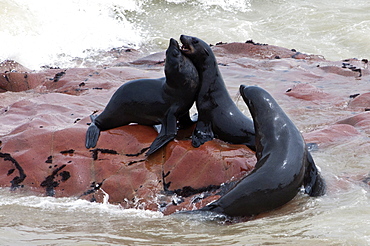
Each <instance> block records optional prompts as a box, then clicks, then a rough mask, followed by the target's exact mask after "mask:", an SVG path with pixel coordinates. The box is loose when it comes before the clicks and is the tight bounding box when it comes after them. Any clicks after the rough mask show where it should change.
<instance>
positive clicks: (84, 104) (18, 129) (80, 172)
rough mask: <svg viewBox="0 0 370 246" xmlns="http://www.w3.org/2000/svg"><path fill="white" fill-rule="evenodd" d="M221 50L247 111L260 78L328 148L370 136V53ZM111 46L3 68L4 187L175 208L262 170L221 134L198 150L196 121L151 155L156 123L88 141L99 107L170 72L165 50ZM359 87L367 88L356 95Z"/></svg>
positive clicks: (0, 148)
mask: <svg viewBox="0 0 370 246" xmlns="http://www.w3.org/2000/svg"><path fill="white" fill-rule="evenodd" d="M213 50H214V52H215V54H216V56H217V60H218V62H219V63H221V64H223V65H224V66H220V71H221V73H222V75H223V77H224V80H225V82H226V85H227V88H228V90H229V93H230V94H231V95H232V98H234V99H235V101H238V106H239V107H240V108H241V110H243V112H245V113H246V114H248V109H247V108H246V105H245V103H244V102H243V101H242V100H238V94H237V93H238V88H239V85H240V84H247V85H258V86H261V87H263V88H265V89H267V90H268V91H269V92H270V93H271V94H272V95H273V96H274V97H275V98H276V100H277V101H278V103H279V104H280V105H281V107H282V108H283V109H284V110H286V111H287V113H288V114H289V116H290V117H291V118H292V120H293V121H294V122H297V126H298V128H299V129H302V131H309V132H308V133H304V134H303V135H304V137H305V139H306V141H307V143H315V144H317V145H319V147H322V146H325V147H327V146H331V145H335V144H338V143H342V142H343V141H344V140H345V139H347V138H349V137H356V136H365V137H367V136H368V135H367V134H369V132H370V131H369V129H370V125H369V124H370V122H369V121H368V120H367V119H368V118H369V115H368V113H369V112H364V113H361V114H358V113H356V112H358V109H359V108H360V109H361V110H364V109H366V108H367V107H368V106H366V105H367V101H368V100H367V93H366V92H367V90H368V88H367V85H368V83H367V82H369V77H368V74H369V71H368V70H369V69H368V68H367V66H366V65H367V63H365V62H364V61H359V60H355V59H352V60H348V61H338V62H331V61H326V60H324V59H323V58H321V57H319V56H311V55H304V54H302V53H299V52H297V51H295V50H289V49H285V48H281V47H276V46H270V45H260V44H257V43H254V42H249V43H243V44H241V43H229V44H219V45H217V46H214V47H213ZM111 53H112V54H111V55H112V56H113V57H114V58H116V60H114V61H113V62H112V63H111V64H109V65H107V66H104V67H102V66H98V67H90V68H53V69H50V68H46V69H44V70H41V71H29V70H27V69H25V68H22V67H21V65H19V64H18V65H16V68H17V69H15V68H14V67H12V66H13V65H12V66H10V65H11V64H10V63H9V62H6V64H8V65H7V66H8V67H6V68H5V70H2V69H0V72H2V73H1V74H0V92H4V93H0V125H1V128H0V186H1V187H6V188H10V189H12V190H15V191H20V192H25V193H31V194H37V195H45V196H56V197H64V196H67V197H70V196H73V197H78V198H81V199H87V200H90V201H97V202H102V201H104V200H108V201H109V202H110V203H116V204H121V205H122V207H124V208H144V209H151V210H159V211H162V212H163V213H165V214H170V213H172V212H174V211H176V210H182V209H183V210H189V209H193V208H199V207H202V206H204V205H205V204H206V203H208V202H211V201H213V200H215V199H217V198H218V197H219V192H220V191H221V190H223V189H225V187H227V184H228V183H230V182H234V181H236V180H238V179H240V178H241V177H243V176H245V175H246V174H247V173H249V172H250V171H251V170H252V168H253V166H254V164H255V162H256V159H255V156H254V153H253V152H252V151H251V150H249V149H248V148H246V147H245V146H242V145H230V144H226V143H224V142H222V141H219V140H213V141H210V142H207V143H206V144H204V145H202V146H201V147H200V148H197V149H195V148H193V147H192V146H191V143H190V140H189V136H190V134H191V129H184V130H182V131H180V132H179V134H178V137H177V139H176V140H175V141H172V142H170V143H169V144H167V145H166V146H165V147H164V148H163V149H161V150H160V151H158V152H157V153H155V154H154V155H152V156H150V157H148V158H146V157H145V155H144V153H145V151H146V149H147V148H148V147H149V146H150V144H151V142H152V141H153V140H154V139H155V137H156V136H157V132H156V131H155V130H154V129H153V128H152V127H148V126H139V125H129V126H123V127H119V128H116V129H112V130H109V131H105V132H102V133H101V135H100V138H99V141H98V145H97V146H96V148H95V149H90V150H88V149H86V148H85V147H84V140H85V133H86V129H87V127H88V125H87V124H88V123H90V119H89V115H90V114H92V113H97V114H99V113H100V112H101V111H102V110H103V109H104V107H105V105H106V104H107V102H108V101H109V99H110V97H111V96H112V94H113V93H114V91H115V90H116V89H117V88H118V87H119V86H120V85H122V84H123V83H125V82H127V81H130V80H134V79H141V78H159V77H163V76H164V73H163V61H164V52H159V53H156V54H153V55H150V56H147V57H144V58H142V59H140V56H139V54H140V52H136V51H132V52H131V51H127V52H126V51H125V49H119V50H112V51H111ZM277 57H278V58H279V59H278V58H277ZM343 63H345V64H343ZM4 67H5V66H4ZM359 68H360V69H361V76H360V75H359V74H360V73H359V71H358V70H357V69H359ZM339 88H340V89H339ZM354 94H360V95H359V96H357V97H354V98H349V97H348V96H349V95H354ZM239 99H240V98H239ZM347 104H348V107H347ZM306 114H307V116H306ZM305 116H306V117H305ZM348 116H350V117H348ZM297 119H298V120H297ZM338 119H344V120H340V121H338ZM334 122H336V123H334ZM230 127H232V126H230ZM224 183H225V184H226V185H223V184H224Z"/></svg>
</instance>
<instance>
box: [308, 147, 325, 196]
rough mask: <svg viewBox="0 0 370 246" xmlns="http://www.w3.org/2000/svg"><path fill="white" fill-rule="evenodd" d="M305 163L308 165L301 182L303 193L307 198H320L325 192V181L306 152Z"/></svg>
mask: <svg viewBox="0 0 370 246" xmlns="http://www.w3.org/2000/svg"><path fill="white" fill-rule="evenodd" d="M307 162H308V165H307V167H306V173H305V177H304V181H303V182H304V184H303V185H304V188H305V193H306V194H308V195H309V196H322V195H324V194H325V190H326V184H325V180H324V179H323V178H322V177H321V174H320V172H319V170H318V168H317V166H316V165H315V162H314V161H313V158H312V156H311V154H310V153H309V152H308V151H307Z"/></svg>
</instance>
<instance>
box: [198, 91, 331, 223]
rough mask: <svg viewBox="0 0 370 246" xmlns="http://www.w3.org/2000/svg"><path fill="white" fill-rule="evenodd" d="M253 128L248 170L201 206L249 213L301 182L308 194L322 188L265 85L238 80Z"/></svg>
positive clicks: (273, 203) (288, 195) (274, 204)
mask: <svg viewBox="0 0 370 246" xmlns="http://www.w3.org/2000/svg"><path fill="white" fill-rule="evenodd" d="M240 93H241V95H242V97H243V99H244V101H245V102H246V103H247V105H248V108H249V110H250V112H251V114H252V117H253V121H254V127H255V129H256V157H257V164H256V166H255V169H254V170H253V172H251V173H250V174H249V175H247V176H246V177H244V178H243V179H242V180H240V181H239V182H238V183H236V184H235V186H234V187H233V188H231V189H230V190H229V191H228V192H227V193H226V194H224V195H223V196H222V197H221V198H220V199H218V200H217V201H215V202H213V203H211V204H209V205H207V206H206V207H204V208H202V209H200V211H211V212H215V213H222V214H226V215H229V216H253V215H257V214H259V213H262V212H267V211H270V210H273V209H275V208H278V207H280V206H282V205H284V204H286V203H287V202H289V201H290V200H292V199H293V198H294V197H295V196H296V195H297V193H298V192H299V191H300V189H301V187H302V185H303V186H304V188H305V192H306V193H307V194H309V195H310V196H320V195H323V194H324V193H325V182H324V180H323V179H322V177H321V175H320V172H319V171H318V169H317V167H316V165H315V163H314V161H313V159H312V156H311V154H310V153H309V152H308V150H307V147H306V144H305V142H304V140H303V137H302V135H301V133H300V132H299V130H298V129H297V128H296V126H295V125H294V124H293V122H292V121H291V120H290V119H289V118H288V116H287V115H286V114H285V113H284V111H283V110H282V109H281V108H280V106H279V105H278V104H277V102H276V101H275V100H274V98H273V97H272V96H271V95H270V94H269V93H267V92H266V91H265V90H263V89H262V88H259V87H255V86H249V87H246V86H244V85H241V86H240Z"/></svg>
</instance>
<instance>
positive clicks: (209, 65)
mask: <svg viewBox="0 0 370 246" xmlns="http://www.w3.org/2000/svg"><path fill="white" fill-rule="evenodd" d="M180 40H181V42H182V44H183V45H182V52H183V53H184V54H185V55H186V56H187V57H189V58H190V60H191V61H192V62H193V64H194V65H195V67H196V68H197V70H198V73H199V79H200V90H199V94H198V97H197V100H196V106H197V110H198V121H197V124H196V127H195V130H194V132H193V135H192V145H193V146H194V147H199V146H200V145H202V144H203V143H205V142H207V141H209V140H212V139H213V138H214V137H216V138H218V139H221V140H223V141H225V142H228V143H232V144H244V145H246V146H248V147H249V148H251V149H252V150H255V136H254V127H253V122H252V120H251V119H249V118H248V117H246V116H245V115H244V114H243V113H242V112H241V111H240V110H239V109H238V107H237V106H236V105H235V103H234V102H233V100H232V99H231V97H230V95H229V93H228V91H227V89H226V87H225V83H224V80H223V79H222V76H221V73H220V70H219V69H218V65H217V61H216V57H215V56H214V54H213V52H212V50H211V48H210V46H209V45H208V44H206V43H205V42H204V41H202V40H200V39H199V38H196V37H191V36H185V35H181V37H180Z"/></svg>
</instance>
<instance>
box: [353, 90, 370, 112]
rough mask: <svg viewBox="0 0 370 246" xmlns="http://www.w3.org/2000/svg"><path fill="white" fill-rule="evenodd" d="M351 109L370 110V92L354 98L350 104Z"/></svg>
mask: <svg viewBox="0 0 370 246" xmlns="http://www.w3.org/2000/svg"><path fill="white" fill-rule="evenodd" d="M348 106H349V107H353V108H363V109H365V110H366V109H370V92H367V93H363V94H360V95H357V96H356V97H354V99H353V100H351V101H350V102H349V104H348Z"/></svg>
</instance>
